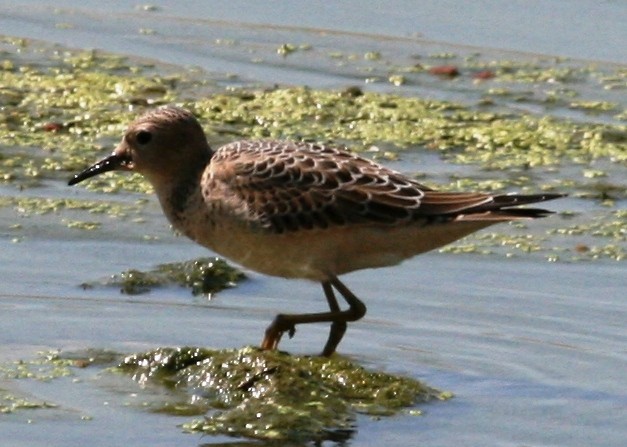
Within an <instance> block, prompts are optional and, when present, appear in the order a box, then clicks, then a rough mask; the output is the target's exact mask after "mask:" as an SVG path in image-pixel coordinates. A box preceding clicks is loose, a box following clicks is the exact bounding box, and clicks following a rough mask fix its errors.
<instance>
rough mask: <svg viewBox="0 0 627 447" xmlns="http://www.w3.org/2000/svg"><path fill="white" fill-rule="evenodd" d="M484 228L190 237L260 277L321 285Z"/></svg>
mask: <svg viewBox="0 0 627 447" xmlns="http://www.w3.org/2000/svg"><path fill="white" fill-rule="evenodd" d="M487 225H488V224H486V223H484V222H480V223H477V222H472V223H468V222H451V223H448V224H439V225H431V226H426V227H420V226H414V225H408V226H399V227H381V226H342V227H332V228H329V229H313V230H299V231H293V232H285V233H281V234H276V233H272V232H269V231H264V230H261V229H252V228H250V227H242V226H239V225H237V224H235V223H234V224H232V225H221V226H218V227H214V229H213V230H212V231H211V232H206V233H205V234H199V235H196V236H195V237H194V238H193V239H195V240H196V241H197V242H198V243H200V244H201V245H204V246H206V247H207V248H209V249H211V250H212V251H214V252H216V253H217V254H219V255H221V256H224V257H226V258H228V259H230V260H232V261H234V262H236V263H238V264H241V265H242V266H244V267H246V268H249V269H251V270H255V271H257V272H260V273H264V274H268V275H273V276H281V277H286V278H305V279H311V280H315V281H322V280H325V279H327V278H329V277H330V276H337V275H341V274H344V273H348V272H351V271H354V270H361V269H366V268H375V267H384V266H390V265H395V264H398V263H400V262H402V261H403V260H405V259H407V258H410V257H413V256H415V255H418V254H420V253H423V252H426V251H430V250H433V249H435V248H438V247H441V246H443V245H446V244H448V243H450V242H452V241H454V240H457V239H459V238H461V237H463V236H465V235H467V234H469V233H472V232H474V231H476V230H478V229H480V228H483V227H485V226H487Z"/></svg>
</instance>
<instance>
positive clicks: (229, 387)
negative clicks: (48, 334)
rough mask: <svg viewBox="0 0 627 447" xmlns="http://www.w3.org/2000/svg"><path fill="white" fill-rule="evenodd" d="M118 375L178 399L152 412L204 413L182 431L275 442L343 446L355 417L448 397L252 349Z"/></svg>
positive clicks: (193, 356) (134, 364) (170, 353)
mask: <svg viewBox="0 0 627 447" xmlns="http://www.w3.org/2000/svg"><path fill="white" fill-rule="evenodd" d="M118 369H119V370H120V371H122V372H124V373H125V374H129V375H131V376H132V377H133V378H134V379H135V380H136V381H137V382H139V383H140V384H143V385H146V384H148V383H156V384H159V385H161V386H165V387H167V388H168V389H172V390H177V391H180V392H181V400H180V401H178V402H173V403H172V402H171V403H168V404H166V405H163V406H156V407H153V411H158V412H166V413H172V414H185V415H194V414H196V415H204V414H205V413H207V412H209V413H208V415H207V416H206V417H205V418H204V419H197V420H194V421H192V422H189V423H186V424H185V425H184V426H183V427H184V429H186V430H191V431H200V432H204V433H208V434H221V435H227V436H233V437H245V438H253V439H261V440H271V441H280V442H311V441H317V442H320V441H323V440H327V439H329V440H335V441H342V440H345V439H347V438H349V437H350V435H351V433H352V432H353V431H354V430H355V429H356V425H357V422H356V420H355V419H356V415H357V414H364V415H369V416H376V417H379V416H391V415H394V414H397V413H399V412H404V411H407V409H409V408H411V407H413V406H414V405H415V404H416V403H419V402H426V401H429V400H432V399H440V400H441V399H447V398H449V397H450V395H449V394H447V393H441V392H439V391H436V390H434V389H432V388H429V387H427V386H425V385H423V384H422V383H420V382H418V381H417V380H414V379H410V378H405V377H399V376H394V375H390V374H385V373H381V372H373V371H368V370H366V369H364V368H363V367H361V366H359V365H356V364H354V363H352V362H350V361H348V360H344V359H340V358H332V359H327V358H321V357H296V356H290V355H288V354H285V353H281V352H270V351H261V350H259V349H257V348H242V349H239V350H222V351H213V350H208V349H200V348H177V349H171V348H162V349H157V350H155V351H150V352H146V353H142V354H135V355H132V356H129V357H127V358H126V359H124V361H123V362H122V363H121V364H120V366H119V367H118ZM415 413H416V412H414V414H415Z"/></svg>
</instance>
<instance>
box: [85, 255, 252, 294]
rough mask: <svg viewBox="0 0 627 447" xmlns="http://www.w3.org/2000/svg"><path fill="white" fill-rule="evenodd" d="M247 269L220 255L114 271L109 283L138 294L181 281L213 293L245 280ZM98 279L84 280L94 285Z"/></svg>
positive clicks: (195, 289) (194, 289)
mask: <svg viewBox="0 0 627 447" xmlns="http://www.w3.org/2000/svg"><path fill="white" fill-rule="evenodd" d="M245 278H246V276H245V275H244V273H243V272H241V271H240V270H238V269H236V268H235V267H232V266H231V265H229V264H228V263H227V262H226V261H225V260H223V259H220V258H199V259H194V260H191V261H186V262H173V263H168V264H160V265H158V266H157V267H156V268H155V269H153V270H150V271H147V272H143V271H139V270H135V269H131V270H127V271H125V272H122V273H120V274H117V275H113V276H112V277H111V278H109V279H108V280H107V281H106V282H105V285H106V286H115V287H119V288H120V291H121V292H122V293H125V294H128V295H138V294H141V293H146V292H149V291H150V290H151V289H154V288H159V287H165V286H170V285H178V286H180V287H186V288H189V289H190V290H191V292H192V294H193V295H207V296H211V295H212V294H213V293H217V292H219V291H221V290H223V289H226V288H229V287H234V286H235V285H236V284H237V283H238V282H240V281H242V280H244V279H245ZM95 285H97V283H85V284H82V287H83V288H92V287H94V286H95Z"/></svg>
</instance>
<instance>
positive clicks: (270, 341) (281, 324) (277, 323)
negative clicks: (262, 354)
mask: <svg viewBox="0 0 627 447" xmlns="http://www.w3.org/2000/svg"><path fill="white" fill-rule="evenodd" d="M285 332H287V335H288V336H289V337H290V338H292V337H294V334H295V333H296V325H295V324H294V322H292V321H291V320H290V319H289V318H288V317H287V316H286V315H283V314H279V315H277V316H276V318H275V319H274V321H273V322H272V323H271V324H270V326H268V328H267V329H266V333H265V336H264V337H263V341H262V342H261V349H263V350H275V349H277V347H278V346H279V342H280V341H281V337H282V336H283V334H284V333H285Z"/></svg>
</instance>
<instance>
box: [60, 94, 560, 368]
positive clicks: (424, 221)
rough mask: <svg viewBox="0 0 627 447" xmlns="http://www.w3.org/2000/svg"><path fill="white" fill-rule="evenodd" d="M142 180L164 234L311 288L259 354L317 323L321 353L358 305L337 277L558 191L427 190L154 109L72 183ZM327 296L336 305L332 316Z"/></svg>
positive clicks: (517, 213)
mask: <svg viewBox="0 0 627 447" xmlns="http://www.w3.org/2000/svg"><path fill="white" fill-rule="evenodd" d="M112 170H124V171H134V172H139V173H141V174H143V175H144V176H145V177H146V178H147V179H148V181H149V182H150V183H151V184H152V186H153V187H154V189H155V191H156V193H157V196H158V198H159V201H160V203H161V206H162V208H163V212H164V213H165V215H166V217H167V218H168V220H169V221H170V222H171V223H172V225H173V227H174V228H175V229H176V230H178V231H180V232H181V233H183V234H185V235H186V236H188V237H189V238H191V239H192V240H194V241H196V242H197V243H199V244H201V245H203V246H205V247H207V248H209V249H211V250H213V251H214V252H215V253H218V254H219V255H222V256H225V257H227V258H229V259H231V260H233V261H235V262H236V263H239V264H241V265H243V266H245V267H247V268H249V269H252V270H255V271H257V272H261V273H265V274H268V275H273V276H281V277H284V278H305V279H309V280H313V281H318V282H320V283H321V284H322V289H323V290H324V294H325V296H326V299H327V302H328V305H329V311H328V312H321V313H308V314H279V315H277V317H276V318H275V319H274V321H273V322H272V324H270V326H269V327H268V328H267V330H266V332H265V337H264V339H263V341H262V343H261V347H262V348H263V349H275V348H276V347H277V345H278V343H279V341H280V339H281V335H282V334H283V333H284V332H287V333H288V334H289V335H290V336H292V335H293V334H294V331H295V327H296V325H298V324H303V323H314V322H328V323H331V330H330V334H329V338H328V341H327V343H326V345H325V346H324V349H323V351H322V354H323V355H327V356H328V355H331V354H332V353H333V352H335V349H336V347H337V345H338V344H339V342H340V340H341V339H342V337H343V335H344V332H345V331H346V327H347V322H349V321H356V320H359V319H360V318H362V317H363V316H364V314H365V313H366V306H365V305H364V304H363V303H362V302H361V300H359V299H358V298H357V297H356V296H355V295H354V294H353V293H352V292H351V291H350V290H349V289H348V288H347V287H346V286H345V285H344V284H343V283H342V282H340V280H339V279H338V276H339V275H342V274H344V273H348V272H352V271H354V270H359V269H367V268H376V267H384V266H390V265H394V264H398V263H400V262H401V261H403V260H405V259H407V258H411V257H413V256H415V255H418V254H420V253H424V252H426V251H429V250H433V249H435V248H438V247H441V246H443V245H446V244H448V243H450V242H453V241H455V240H457V239H459V238H461V237H464V236H466V235H468V234H470V233H473V232H475V231H477V230H480V229H482V228H485V227H487V226H490V225H493V224H496V223H499V222H508V221H513V220H522V219H534V218H537V217H543V216H546V215H547V214H550V211H547V210H543V209H537V208H519V205H525V204H529V203H534V202H542V201H545V200H551V199H555V198H558V197H562V195H561V194H537V195H519V194H498V195H491V194H483V193H472V192H470V193H467V192H461V193H454V192H438V191H434V190H432V189H431V188H428V187H426V186H424V185H421V184H419V183H418V182H416V181H414V180H412V179H411V178H409V177H406V176H404V175H402V174H400V173H398V172H396V171H393V170H391V169H388V168H385V167H383V166H381V165H379V164H377V163H375V162H373V161H371V160H368V159H366V158H362V157H360V156H358V155H355V154H352V153H350V152H349V151H347V150H345V149H343V148H339V147H333V146H325V145H320V144H312V143H303V142H288V141H252V140H246V141H237V142H234V143H230V144H227V145H224V146H222V147H220V148H218V149H217V150H212V149H211V148H210V146H209V144H208V143H207V139H206V137H205V133H204V132H203V129H202V127H201V125H200V124H199V122H198V121H197V119H196V118H195V117H194V116H193V115H192V114H191V113H190V112H188V111H186V110H184V109H181V108H178V107H173V106H165V107H161V108H158V109H155V110H153V111H151V112H149V113H146V114H145V115H143V116H141V117H139V118H138V119H137V120H136V121H135V122H133V123H132V124H131V125H130V126H129V128H128V130H127V131H126V134H125V135H124V138H122V141H121V142H120V144H119V145H118V146H117V148H116V149H115V150H114V151H113V153H112V154H111V155H110V156H108V157H106V158H105V159H103V160H101V161H99V162H98V163H96V164H94V165H93V166H91V167H90V168H88V169H86V170H85V171H83V172H81V173H80V174H77V175H75V176H74V177H73V178H72V179H71V180H70V182H69V184H70V185H73V184H76V183H78V182H81V181H83V180H85V179H87V178H89V177H92V176H95V175H97V174H100V173H103V172H107V171H112ZM334 290H335V291H337V292H339V293H340V295H342V297H343V298H344V299H345V300H346V302H347V303H348V309H345V310H342V309H341V308H340V306H339V304H338V302H337V300H336V297H335V292H334Z"/></svg>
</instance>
